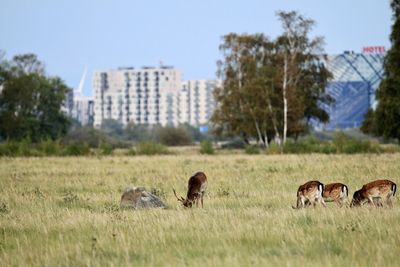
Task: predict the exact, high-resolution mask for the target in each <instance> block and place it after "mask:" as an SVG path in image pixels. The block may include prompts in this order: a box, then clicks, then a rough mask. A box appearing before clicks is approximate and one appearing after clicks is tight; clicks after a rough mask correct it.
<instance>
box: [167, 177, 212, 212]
mask: <svg viewBox="0 0 400 267" xmlns="http://www.w3.org/2000/svg"><path fill="white" fill-rule="evenodd" d="M206 188H207V177H206V175H205V174H204V172H197V173H195V174H194V175H193V176H192V177H190V178H189V182H188V191H187V194H186V199H184V198H183V197H182V196H181V197H180V198H179V197H178V196H177V195H176V192H175V189H173V191H174V194H175V197H176V198H177V199H178V201H180V202H182V204H183V206H185V207H188V208H191V207H192V205H193V203H194V202H196V207H198V206H199V199H200V200H201V207H203V196H204V193H205V191H206Z"/></svg>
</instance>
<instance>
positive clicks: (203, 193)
mask: <svg viewBox="0 0 400 267" xmlns="http://www.w3.org/2000/svg"><path fill="white" fill-rule="evenodd" d="M203 196H204V193H203V194H201V208H204V207H203Z"/></svg>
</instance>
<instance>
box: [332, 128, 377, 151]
mask: <svg viewBox="0 0 400 267" xmlns="http://www.w3.org/2000/svg"><path fill="white" fill-rule="evenodd" d="M332 144H333V147H334V149H335V150H336V152H337V153H345V154H355V153H379V152H380V151H381V149H380V148H379V145H378V144H373V143H372V142H370V141H369V140H359V139H354V138H351V137H349V136H347V135H346V134H344V133H343V132H338V133H336V134H335V136H334V138H333V141H332Z"/></svg>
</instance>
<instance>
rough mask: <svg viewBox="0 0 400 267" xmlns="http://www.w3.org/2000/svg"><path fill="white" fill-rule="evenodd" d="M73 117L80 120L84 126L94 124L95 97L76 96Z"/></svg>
mask: <svg viewBox="0 0 400 267" xmlns="http://www.w3.org/2000/svg"><path fill="white" fill-rule="evenodd" d="M71 115H72V118H74V119H76V120H78V121H79V122H80V123H81V124H82V126H85V125H93V119H94V101H93V97H88V96H79V97H75V98H74V107H73V109H72V114H71Z"/></svg>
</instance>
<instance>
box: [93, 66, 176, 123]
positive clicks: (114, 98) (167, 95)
mask: <svg viewBox="0 0 400 267" xmlns="http://www.w3.org/2000/svg"><path fill="white" fill-rule="evenodd" d="M180 88H181V71H180V70H178V69H175V68H173V67H169V66H161V67H159V68H155V67H143V68H141V69H134V68H119V69H116V70H106V71H95V72H94V75H93V88H92V90H93V96H94V126H95V127H100V125H101V123H102V122H103V120H105V119H114V120H117V121H119V122H121V123H122V124H123V125H126V124H128V123H135V124H161V125H163V126H165V125H177V124H178V116H177V113H178V110H177V97H178V92H179V90H180Z"/></svg>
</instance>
